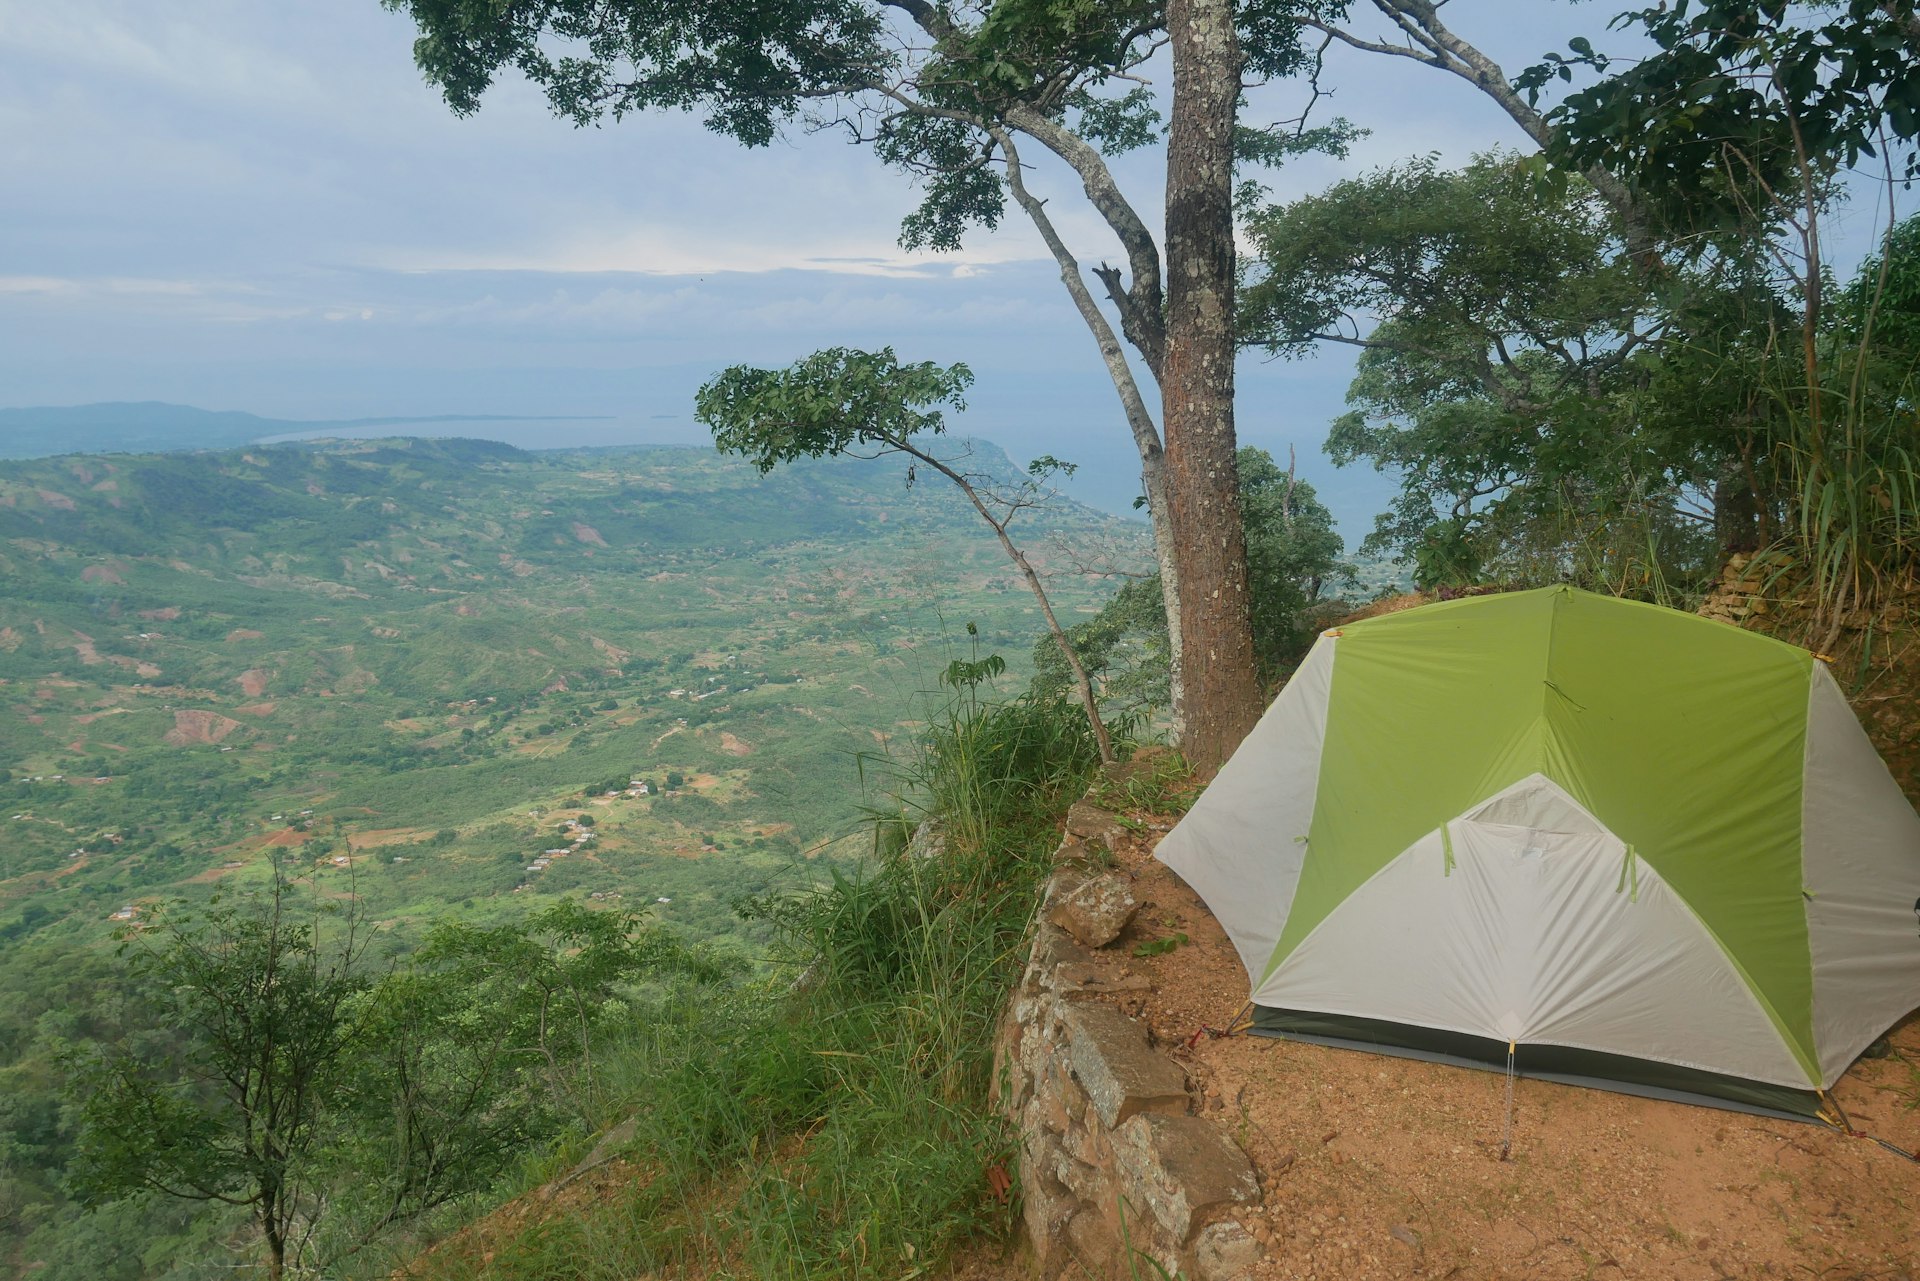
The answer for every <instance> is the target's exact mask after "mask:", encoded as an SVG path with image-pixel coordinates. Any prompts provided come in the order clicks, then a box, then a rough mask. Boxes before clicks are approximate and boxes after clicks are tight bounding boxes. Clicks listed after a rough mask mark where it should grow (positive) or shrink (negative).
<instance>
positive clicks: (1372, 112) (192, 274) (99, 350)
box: [0, 0, 1608, 540]
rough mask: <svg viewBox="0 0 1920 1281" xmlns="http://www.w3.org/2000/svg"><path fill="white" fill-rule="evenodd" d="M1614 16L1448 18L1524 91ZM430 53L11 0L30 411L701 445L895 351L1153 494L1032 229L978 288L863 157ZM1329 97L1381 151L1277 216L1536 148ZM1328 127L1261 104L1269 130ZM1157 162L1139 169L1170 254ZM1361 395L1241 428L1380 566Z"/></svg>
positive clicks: (1307, 368) (5, 402) (20, 298)
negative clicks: (723, 390) (571, 118)
mask: <svg viewBox="0 0 1920 1281" xmlns="http://www.w3.org/2000/svg"><path fill="white" fill-rule="evenodd" d="M1607 12H1608V11H1605V10H1603V9H1601V8H1599V7H1596V6H1584V7H1580V8H1573V7H1570V6H1568V5H1566V4H1563V3H1542V2H1541V0H1477V2H1476V3H1475V4H1473V6H1472V7H1471V8H1469V7H1468V6H1466V5H1458V6H1453V7H1452V8H1450V9H1449V10H1448V13H1449V17H1450V19H1451V21H1452V23H1453V25H1454V27H1455V29H1456V30H1457V31H1458V32H1459V33H1460V34H1461V35H1462V36H1464V37H1466V38H1467V39H1469V40H1472V41H1474V42H1476V43H1478V44H1480V45H1481V46H1482V47H1483V48H1484V49H1485V50H1486V51H1487V52H1488V53H1490V54H1491V55H1493V56H1494V57H1495V58H1496V59H1499V60H1500V61H1501V62H1502V63H1503V65H1504V66H1506V68H1507V69H1508V70H1509V71H1510V72H1511V71H1514V70H1517V69H1518V68H1519V67H1522V66H1524V65H1526V64H1528V63H1530V62H1532V61H1535V60H1536V59H1537V58H1538V56H1539V55H1540V54H1542V53H1544V52H1546V51H1547V50H1549V49H1558V48H1562V47H1564V45H1565V41H1566V38H1567V37H1568V36H1570V35H1574V34H1580V33H1583V32H1584V33H1588V34H1592V35H1596V36H1598V35H1599V34H1600V33H1601V28H1602V27H1603V25H1604V18H1605V16H1607ZM413 35H414V32H413V28H412V26H411V23H410V21H409V20H408V19H407V18H405V17H404V16H402V15H398V14H394V13H391V12H388V11H386V10H385V9H383V8H382V7H381V6H380V5H379V4H378V3H377V0H268V2H266V3H262V0H167V2H166V3H164V4H156V3H154V2H153V0H58V2H57V3H47V0H0V173H4V174H5V175H6V177H5V178H4V180H0V406H26V405H58V404H80V403H88V402H94V401H106V400H165V401H173V402H178V403H183V404H192V405H198V406H201V407H204V408H209V409H241V410H247V411H251V412H253V413H257V414H263V415H268V416H272V417H285V418H314V419H322V418H354V417H364V416H372V415H389V414H390V415H424V414H444V413H485V414H521V415H534V416H538V415H560V414H567V415H604V416H606V419H605V421H601V422H596V423H571V424H560V423H550V424H533V425H525V426H522V427H519V428H516V429H514V431H516V432H517V433H518V434H517V435H516V436H515V439H514V443H516V444H521V445H532V446H537V445H540V444H552V445H563V444H574V443H615V442H624V441H655V442H687V443H694V442H701V441H704V440H705V439H706V437H705V434H704V432H703V430H702V429H701V428H700V426H699V425H698V424H697V423H695V422H694V421H693V418H692V412H691V408H692V396H693V392H694V389H695V388H696V387H698V386H699V384H700V383H701V382H702V381H704V380H705V379H706V378H707V377H709V376H711V375H712V373H713V372H715V371H716V370H718V369H720V368H722V367H724V366H726V365H729V364H734V363H741V362H749V363H755V364H763V365H771V364H785V363H787V362H789V361H791V360H794V359H797V358H798V357H800V356H803V355H805V354H807V353H808V352H810V351H813V350H816V349H818V348H822V347H828V346H835V345H850V346H867V347H872V346H879V345H883V344H890V345H892V346H893V347H895V348H896V349H897V350H898V351H899V353H900V354H901V355H902V357H904V358H909V359H916V360H920V359H926V360H939V361H941V362H943V363H944V362H953V361H964V362H966V363H967V364H968V365H969V366H970V367H971V368H972V369H973V371H974V373H975V375H976V378H977V382H976V384H975V387H974V391H973V394H972V395H971V397H970V405H971V408H970V411H969V412H968V413H967V414H966V415H965V416H964V417H963V418H961V419H960V420H959V421H958V422H957V423H956V426H957V427H958V428H959V429H960V430H963V431H966V432H970V433H973V434H977V435H981V436H985V437H987V438H989V439H992V440H995V441H997V442H999V443H1000V444H1001V445H1002V446H1004V447H1005V448H1006V449H1007V450H1008V452H1010V453H1012V454H1013V455H1015V457H1016V458H1020V459H1024V458H1027V457H1032V456H1035V455H1039V454H1043V453H1045V454H1052V455H1055V456H1057V457H1060V458H1063V459H1068V460H1070V461H1073V462H1076V463H1078V464H1079V465H1080V467H1081V469H1082V470H1081V472H1080V475H1079V477H1078V479H1077V482H1076V487H1075V490H1074V492H1075V493H1076V496H1079V497H1082V498H1084V499H1086V500H1087V501H1091V502H1094V503H1096V504H1098V505H1102V506H1106V507H1108V508H1111V509H1115V510H1121V509H1125V508H1126V507H1127V505H1128V503H1127V500H1128V499H1130V498H1131V497H1132V496H1133V494H1135V493H1137V492H1138V482H1137V472H1138V462H1137V459H1136V458H1135V457H1134V455H1133V453H1132V447H1131V443H1130V440H1129V438H1128V436H1127V434H1126V430H1125V426H1124V422H1123V420H1122V419H1121V417H1120V415H1119V411H1118V408H1117V404H1116V401H1115V398H1114V394H1113V391H1112V388H1111V384H1110V383H1108V381H1107V380H1106V377H1105V374H1104V371H1103V369H1102V367H1101V365H1100V362H1099V359H1098V355H1097V352H1096V351H1095V349H1094V346H1093V343H1092V340H1091V339H1090V338H1089V336H1088V334H1087V331H1086V330H1085V328H1084V326H1083V325H1082V324H1081V322H1080V320H1079V318H1078V317H1077V315H1076V314H1075V313H1074V311H1073V310H1072V307H1071V305H1070V303H1069V301H1068V298H1067V295H1066V293H1065V291H1064V289H1063V288H1062V287H1061V284H1060V281H1059V279H1058V275H1057V272H1056V270H1055V268H1054V265H1053V263H1052V261H1051V259H1049V258H1047V257H1046V256H1045V252H1044V250H1043V248H1042V247H1041V245H1040V243H1039V241H1038V238H1037V237H1036V236H1035V235H1034V234H1033V233H1032V232H1031V230H1029V229H1028V228H1027V227H1026V226H1025V225H1024V223H1023V222H1022V221H1020V220H1019V218H1018V215H1017V212H1016V213H1015V214H1014V216H1013V217H1011V218H1010V219H1009V220H1008V222H1007V223H1006V224H1005V225H1004V226H1003V227H1002V228H1001V229H1000V230H998V231H995V232H991V233H980V234H977V235H975V236H972V237H970V238H969V240H968V242H967V244H966V246H965V247H964V248H963V249H962V250H961V251H959V252H957V253H953V254H946V255H935V254H907V253H904V252H902V251H901V250H900V249H899V247H898V245H897V237H898V230H899V223H900V219H901V217H902V216H903V215H904V214H905V213H906V212H907V211H908V210H909V209H910V208H912V206H913V204H914V203H915V201H916V195H915V193H914V191H913V189H912V187H911V186H910V184H909V183H908V181H907V180H906V178H905V177H904V176H903V175H901V174H899V173H898V172H895V171H891V170H888V169H886V168H884V167H883V166H881V165H880V164H879V163H878V162H877V161H876V160H874V159H873V157H872V156H871V155H870V154H869V153H868V152H867V151H865V150H863V149H861V148H859V147H856V146H852V145H849V144H848V143H847V142H845V141H844V140H843V139H842V138H840V137H837V136H833V135H808V134H806V133H804V132H802V131H795V132H794V133H793V134H791V135H790V136H788V137H786V138H783V139H782V140H780V141H778V142H777V143H775V144H774V145H773V146H771V147H768V148H764V149H758V150H747V149H744V148H742V147H740V146H738V145H737V144H735V143H733V142H732V141H731V140H728V139H725V138H722V137H719V136H717V135H715V134H713V133H710V132H708V131H707V130H706V129H704V128H703V127H702V126H701V124H700V123H699V121H698V119H697V118H694V117H689V116H680V115H651V116H646V117H639V118H630V119H628V120H626V121H623V122H620V123H617V124H609V125H607V126H605V127H603V128H589V129H576V128H574V127H573V126H572V125H570V124H568V123H566V122H563V121H560V120H557V119H555V118H554V117H553V116H552V115H551V114H550V113H549V111H548V110H547V107H546V103H545V100H544V98H543V97H541V95H540V94H539V93H538V92H537V91H535V90H534V89H532V88H531V87H530V86H528V85H526V84H525V83H524V82H520V81H517V80H513V79H509V80H507V81H504V82H502V83H501V84H499V85H498V86H496V87H495V89H494V90H493V91H492V92H491V93H490V94H489V96H488V98H487V100H486V102H485V104H484V105H483V107H482V109H481V110H480V111H479V112H478V113H477V114H475V115H473V116H471V117H468V118H465V119H461V118H457V117H455V116H454V115H452V114H451V112H449V111H448V110H447V108H446V106H445V105H444V103H443V102H442V101H441V99H440V97H439V96H438V94H437V93H436V92H435V91H434V90H433V89H431V88H430V87H428V86H427V85H425V84H424V83H423V81H422V79H421V77H420V75H419V73H418V71H417V70H416V69H415V67H414V65H413V62H412V55H411V42H412V39H413ZM1325 84H1327V85H1329V86H1331V87H1332V88H1333V90H1334V93H1333V96H1332V98H1331V100H1330V103H1331V111H1332V112H1335V113H1338V114H1342V115H1345V116H1347V117H1348V118H1350V119H1352V120H1353V121H1354V122H1355V123H1356V124H1359V125H1361V126H1363V127H1366V128H1368V129H1370V130H1371V131H1372V132H1371V134H1370V136H1368V137H1367V138H1366V139H1364V140H1363V141H1362V142H1361V143H1360V144H1359V145H1358V146H1357V147H1356V148H1355V149H1354V152H1353V154H1352V156H1351V157H1350V158H1349V159H1348V160H1346V161H1344V162H1336V161H1333V160H1330V159H1325V158H1315V159H1309V160H1304V161H1300V162H1296V163H1295V164H1294V165H1293V166H1290V167H1289V168H1288V169H1287V170H1285V171H1283V172H1282V173H1281V174H1279V175H1278V176H1277V177H1276V178H1275V179H1273V180H1272V185H1273V186H1274V188H1275V194H1276V196H1277V197H1279V198H1288V197H1294V196H1298V195H1301V194H1305V193H1307V192H1310V191H1316V190H1320V189H1322V188H1324V187H1325V186H1326V185H1328V184H1329V183H1330V182H1332V181H1335V180H1337V179H1338V178H1340V177H1342V176H1346V175H1349V174H1356V173H1359V172H1363V171H1365V170H1367V169H1371V168H1376V167H1378V166H1380V165H1383V164H1387V163H1391V162H1393V161H1397V160H1401V159H1404V158H1407V157H1410V156H1415V155H1422V154H1429V153H1431V154H1437V155H1438V156H1440V157H1441V158H1442V160H1443V161H1446V162H1459V161H1464V160H1465V159H1466V158H1467V157H1468V156H1470V155H1471V154H1473V153H1474V152H1476V151H1481V150H1485V149H1486V148H1488V147H1490V146H1494V145H1500V144H1505V145H1510V146H1516V145H1519V144H1520V143H1522V142H1523V141H1524V139H1523V138H1522V137H1521V135H1520V134H1519V132H1518V130H1517V128H1516V127H1515V126H1514V125H1513V124H1512V123H1511V122H1510V121H1509V120H1507V119H1506V117H1505V116H1504V115H1502V114H1500V113H1499V112H1498V111H1497V109H1495V108H1494V107H1493V106H1492V105H1491V104H1490V103H1489V102H1488V101H1487V100H1486V99H1484V98H1483V97H1482V96H1480V95H1479V94H1477V93H1476V92H1475V91H1474V90H1472V89H1471V88H1470V87H1469V86H1467V85H1466V84H1464V83H1463V82H1461V81H1458V80H1456V79H1454V78H1452V77H1450V76H1447V75H1444V74H1442V73H1440V72H1437V71H1434V70H1431V69H1429V68H1424V67H1420V66H1416V65H1414V64H1412V63H1410V62H1407V61H1404V60H1401V59H1387V58H1381V57H1379V56H1377V55H1366V54H1360V53H1355V52H1352V51H1348V50H1344V49H1341V48H1339V47H1336V48H1335V49H1333V50H1332V51H1330V53H1329V55H1328V70H1327V75H1326V77H1325ZM1299 101H1300V91H1299V89H1298V87H1297V86H1294V85H1278V86H1272V87H1268V88H1265V89H1262V90H1259V91H1257V92H1256V94H1255V95H1254V97H1253V99H1252V100H1251V102H1250V104H1249V109H1248V115H1247V119H1249V121H1251V122H1260V121H1263V120H1267V119H1281V118H1287V117H1290V116H1292V115H1294V114H1296V113H1297V111H1298V109H1299ZM1321 109H1322V110H1327V109H1328V105H1327V104H1326V103H1323V104H1322V107H1321ZM1029 150H1033V148H1031V147H1030V148H1029ZM1156 164H1157V155H1156V154H1155V153H1152V152H1149V153H1139V154H1136V155H1134V156H1129V157H1126V158H1123V159H1122V160H1120V161H1118V162H1116V169H1117V172H1118V175H1119V177H1120V181H1121V183H1122V185H1123V187H1124V188H1125V189H1126V190H1127V191H1128V192H1129V194H1130V197H1131V199H1132V200H1133V202H1134V204H1135V205H1136V207H1138V208H1139V209H1140V210H1141V211H1142V213H1143V214H1145V215H1147V216H1148V217H1149V219H1150V221H1153V222H1155V223H1157V222H1158V209H1159V205H1160V199H1161V181H1162V178H1163V174H1162V172H1161V171H1160V170H1159V169H1158V168H1157V167H1156ZM1032 185H1033V186H1034V187H1035V188H1036V190H1038V191H1040V192H1041V193H1042V194H1043V195H1046V196H1048V197H1049V198H1050V209H1051V210H1052V212H1053V213H1054V216H1055V217H1056V219H1057V220H1058V221H1059V223H1060V225H1061V227H1062V229H1063V231H1064V233H1065V234H1066V235H1067V237H1068V239H1069V240H1070V241H1071V243H1072V244H1073V247H1074V248H1075V250H1076V252H1077V253H1078V254H1079V256H1080V258H1081V260H1082V261H1083V262H1085V263H1094V262H1098V261H1101V260H1102V259H1103V258H1114V259H1115V260H1117V255H1116V252H1115V246H1114V244H1113V242H1112V241H1111V239H1110V237H1109V236H1108V235H1107V234H1106V232H1105V230H1104V228H1103V227H1102V225H1101V224H1099V223H1098V222H1097V220H1096V219H1094V217H1093V216H1092V215H1091V214H1090V212H1087V211H1086V210H1085V208H1084V205H1083V204H1080V203H1079V202H1078V201H1077V193H1076V190H1075V186H1074V184H1073V183H1072V182H1070V181H1067V180H1066V178H1065V177H1064V171H1055V170H1049V169H1047V168H1046V167H1044V166H1042V167H1041V168H1039V169H1038V170H1037V171H1036V173H1035V174H1034V177H1033V179H1032ZM1351 369H1352V364H1351V357H1350V355H1349V354H1348V353H1346V352H1343V351H1334V352H1329V353H1323V354H1321V355H1319V356H1317V357H1314V358H1311V359H1308V360H1303V361H1294V362H1273V361H1268V360H1265V359H1262V358H1259V357H1254V356H1250V357H1248V358H1247V359H1246V360H1245V361H1244V362H1243V366H1242V369H1241V374H1240V401H1239V407H1238V426H1239V431H1240V435H1241V439H1242V441H1243V443H1247V444H1253V445H1258V446H1261V447H1263V448H1266V449H1268V450H1270V451H1272V452H1274V453H1275V455H1276V456H1277V457H1279V458H1280V459H1282V461H1283V462H1284V460H1285V458H1286V456H1287V451H1288V449H1289V447H1292V448H1294V449H1295V450H1296V451H1297V456H1298V458H1299V464H1300V470H1301V474H1302V475H1304V476H1306V477H1307V478H1309V479H1311V480H1312V481H1313V482H1314V483H1315V485H1316V486H1317V487H1318V488H1319V489H1320V490H1321V492H1322V495H1323V497H1325V498H1326V499H1327V500H1328V502H1329V505H1330V506H1332V507H1333V509H1334V511H1335V513H1336V515H1337V516H1338V517H1339V518H1340V522H1341V528H1342V531H1343V532H1344V533H1345V534H1346V535H1347V536H1348V538H1349V540H1357V539H1358V537H1359V536H1361V535H1362V534H1364V533H1365V531H1366V530H1367V528H1369V527H1370V525H1371V516H1372V513H1373V512H1375V511H1377V510H1379V509H1380V508H1381V507H1382V506H1383V505H1384V502H1385V499H1386V497H1387V495H1388V493H1389V492H1390V490H1391V488H1392V485H1391V482H1390V481H1389V480H1388V479H1386V478H1383V477H1380V476H1377V475H1374V474H1372V473H1371V472H1368V471H1367V470H1365V469H1364V468H1349V469H1344V470H1336V469H1334V468H1332V466H1331V465H1330V464H1329V463H1328V462H1327V461H1326V459H1325V457H1324V455H1323V454H1322V453H1321V452H1320V446H1321V443H1322V441H1323V440H1324V438H1325V434H1326V428H1327V424H1328V422H1329V421H1330V420H1331V419H1332V418H1333V417H1334V416H1336V415H1337V414H1338V413H1340V412H1341V410H1342V407H1343V403H1342V402H1343V397H1344V392H1345V388H1346V384H1347V382H1348V380H1349V377H1350V374H1351Z"/></svg>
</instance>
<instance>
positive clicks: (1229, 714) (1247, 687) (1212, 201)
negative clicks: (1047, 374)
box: [1160, 0, 1261, 772]
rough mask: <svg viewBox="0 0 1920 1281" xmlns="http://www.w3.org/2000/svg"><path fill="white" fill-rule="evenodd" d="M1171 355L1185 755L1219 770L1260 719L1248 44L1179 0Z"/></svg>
mask: <svg viewBox="0 0 1920 1281" xmlns="http://www.w3.org/2000/svg"><path fill="white" fill-rule="evenodd" d="M1167 29H1168V34H1169V36H1170V37H1171V40H1172V46H1173V120H1172V127H1171V130H1170V133H1169V136H1168V143H1167V238H1166V243H1167V348H1166V361H1165V373H1164V376H1163V378H1162V380H1161V387H1160V392H1161V404H1162V412H1161V423H1162V426H1163V429H1164V431H1165V434H1166V475H1167V503H1168V511H1167V513H1166V515H1167V516H1168V517H1169V518H1170V520H1171V523H1172V527H1173V541H1174V557H1175V560H1176V561H1177V562H1178V577H1179V582H1180V649H1181V658H1182V668H1183V670H1182V673H1181V675H1182V677H1183V679H1182V682H1181V696H1182V706H1181V707H1180V708H1178V709H1177V712H1178V714H1179V716H1180V719H1181V722H1182V724H1183V726H1184V732H1183V733H1182V735H1181V739H1180V746H1181V748H1182V750H1183V751H1185V752H1186V754H1187V758H1188V760H1190V761H1191V762H1192V763H1193V764H1194V765H1195V766H1196V767H1197V768H1199V769H1200V770H1201V771H1203V772H1211V771H1213V770H1215V769H1218V768H1219V766H1220V765H1221V764H1222V763H1223V762H1224V761H1225V760H1226V759H1227V757H1228V756H1230V755H1231V754H1232V753H1233V749H1234V748H1236V747H1238V746H1239V745H1240V740H1241V739H1242V738H1244V737H1245V736H1246V733H1247V731H1248V730H1249V729H1251V728H1252V727H1253V723H1254V721H1255V720H1257V719H1258V718H1259V715H1260V711H1261V708H1260V687H1259V681H1258V678H1257V677H1256V675H1255V673H1254V662H1253V625H1252V622H1251V617H1250V613H1249V608H1248V599H1247V548H1246V536H1245V534H1244V532H1243V530H1242V528H1241V524H1240V483H1239V475H1238V473H1237V471H1236V469H1235V466H1234V448H1235V442H1234V432H1233V359H1234V335H1233V305H1234V246H1233V127H1234V116H1235V111H1236V109H1237V107H1238V104H1239V98H1240V69H1241V57H1240V45H1239V41H1238V39H1237V37H1236V34H1235V32H1234V26H1233V5H1232V0H1171V3H1170V4H1169V5H1168V6H1167Z"/></svg>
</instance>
